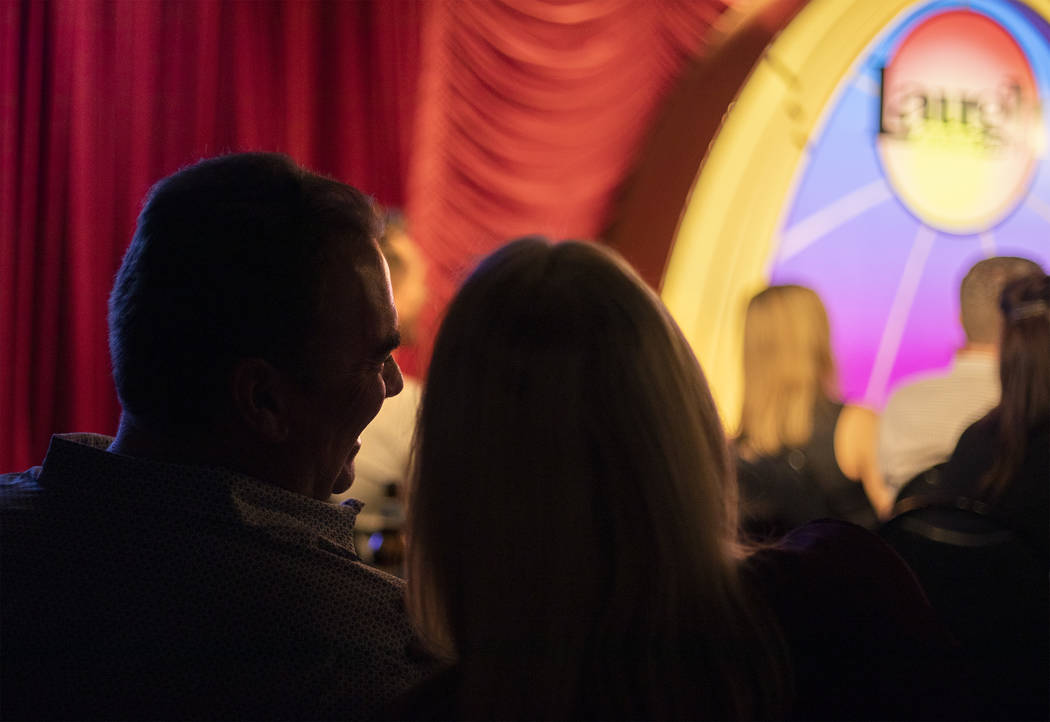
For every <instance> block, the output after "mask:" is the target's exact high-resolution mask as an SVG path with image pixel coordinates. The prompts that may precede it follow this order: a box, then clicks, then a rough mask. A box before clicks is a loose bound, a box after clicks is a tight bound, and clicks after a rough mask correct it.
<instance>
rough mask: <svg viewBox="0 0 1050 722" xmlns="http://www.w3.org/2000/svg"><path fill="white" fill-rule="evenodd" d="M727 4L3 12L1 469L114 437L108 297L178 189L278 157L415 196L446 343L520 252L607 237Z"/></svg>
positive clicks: (77, 6)
mask: <svg viewBox="0 0 1050 722" xmlns="http://www.w3.org/2000/svg"><path fill="white" fill-rule="evenodd" d="M725 4H726V3H725V2H723V0H677V1H676V0H576V1H572V2H564V1H561V0H502V1H501V2H496V1H495V0H493V1H492V2H480V1H479V2H457V1H448V0H433V1H432V2H430V1H428V2H415V1H414V0H374V1H371V2H310V1H306V2H228V1H224V2H196V1H192V0H191V1H179V0H170V1H168V2H139V1H138V0H52V1H51V2H42V1H37V0H15V1H11V0H0V471H8V470H12V469H21V468H25V467H26V466H29V465H30V464H33V463H36V462H37V461H39V459H40V458H42V455H43V453H44V450H45V449H46V445H47V441H48V437H49V435H50V434H51V433H53V432H61V431H71V430H81V431H100V432H112V431H113V430H114V429H115V427H116V421H117V416H118V408H117V404H116V399H115V395H114V393H113V388H112V381H111V379H110V375H109V361H108V353H107V349H106V323H105V308H106V296H107V294H108V291H109V287H110V284H111V282H112V276H113V273H114V271H115V269H116V267H117V265H118V263H119V261H120V257H121V255H122V254H123V251H124V248H125V247H126V245H127V243H128V240H129V239H130V234H131V231H132V229H133V227H134V217H135V214H136V212H137V210H138V206H139V203H140V201H141V198H142V196H143V194H144V193H145V191H146V190H147V188H148V187H149V185H150V183H152V182H153V181H154V180H156V179H157V178H160V177H161V176H163V175H166V174H168V173H170V172H172V171H173V170H175V169H176V168H178V167H179V166H181V165H183V164H185V163H187V162H190V161H192V160H194V159H196V158H198V157H201V156H205V155H214V154H216V153H219V152H222V151H225V150H238V149H266V150H280V151H284V152H287V153H290V154H291V155H292V156H294V157H295V158H297V159H298V160H300V161H301V162H304V163H305V164H307V165H308V166H311V167H314V168H316V169H317V170H320V171H322V172H326V173H330V174H332V175H334V176H336V177H338V178H341V179H343V180H346V181H348V182H350V183H353V184H354V185H357V186H359V187H361V188H363V189H365V190H366V191H368V192H371V193H373V194H374V195H376V196H377V198H378V199H379V200H380V201H381V202H384V203H387V204H402V203H403V202H407V205H408V210H409V214H408V215H409V219H410V221H411V223H412V225H413V229H414V233H415V235H416V237H417V240H419V241H420V244H421V246H422V247H423V250H424V253H425V254H426V255H427V256H428V257H429V258H430V260H431V261H432V272H431V276H430V278H431V285H432V287H433V291H432V303H431V305H430V308H429V311H428V313H429V329H430V330H432V329H433V327H434V322H435V319H436V318H437V316H438V315H439V313H440V309H442V308H443V307H444V304H445V301H446V300H447V299H448V298H449V297H450V295H451V293H452V291H453V289H454V288H455V285H456V284H457V283H458V282H459V280H460V279H461V277H462V274H463V272H464V270H465V269H467V268H469V267H470V266H471V265H472V264H473V263H474V261H475V260H476V259H477V258H478V257H479V256H480V255H482V254H484V253H485V252H487V251H488V250H490V249H492V248H493V247H495V246H496V245H498V244H499V243H500V242H502V241H503V240H504V239H506V238H509V237H511V236H515V235H518V234H522V233H533V232H539V233H545V234H548V235H551V236H553V237H567V236H571V237H590V236H594V235H596V234H597V233H598V232H599V229H601V228H602V227H604V226H605V224H606V221H607V219H608V215H609V213H610V209H611V208H612V207H613V205H614V203H615V200H616V194H617V189H618V188H619V186H620V184H621V182H622V181H623V178H624V175H625V174H626V173H627V172H628V171H629V169H630V168H631V167H632V164H633V162H634V159H635V156H636V154H637V153H638V151H639V148H640V145H641V141H642V138H643V136H644V134H645V131H646V129H647V127H648V125H649V123H650V120H651V118H652V117H653V115H654V112H655V111H656V108H657V106H658V104H659V101H660V99H661V97H662V96H663V95H664V94H665V92H666V91H667V90H668V88H669V87H670V86H671V85H672V83H673V81H674V79H675V77H676V76H677V75H678V73H679V72H680V70H681V69H682V67H683V65H684V63H685V62H687V60H688V59H689V57H690V56H691V55H693V54H694V53H696V52H697V51H698V50H699V49H700V48H701V47H702V40H703V38H704V37H705V36H706V35H707V33H708V31H709V29H710V28H711V25H712V24H713V23H715V22H716V21H717V19H718V18H719V17H720V15H721V14H722V12H723V11H724V10H725ZM417 79H418V82H419V84H420V89H421V94H420V96H419V103H420V105H419V106H418V107H419V112H416V108H417V99H416V95H415V87H416V83H417ZM413 125H414V126H415V128H416V131H415V134H414V135H413ZM410 141H414V142H412V143H410ZM409 149H411V151H412V155H411V158H410V157H409V155H408V150H409ZM409 162H411V172H410V173H409V174H408V178H409V180H410V182H409V184H408V189H407V192H406V190H405V189H404V188H403V186H402V179H403V178H405V177H406V168H407V167H408V163H409ZM427 330H428V326H427V325H425V326H424V328H423V332H424V333H423V336H422V339H421V341H422V342H423V343H426V342H427V341H428V340H429V336H428V334H427ZM408 362H409V363H408V364H407V365H408V368H409V370H410V371H411V370H416V371H418V370H419V362H418V361H416V362H415V363H413V360H412V357H411V356H410V357H409V358H408Z"/></svg>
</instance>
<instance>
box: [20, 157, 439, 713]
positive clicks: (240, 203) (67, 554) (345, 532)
mask: <svg viewBox="0 0 1050 722" xmlns="http://www.w3.org/2000/svg"><path fill="white" fill-rule="evenodd" d="M378 230H379V223H378V221H377V218H376V216H375V212H374V210H373V206H372V204H371V202H370V200H369V199H368V198H367V197H366V196H364V195H362V194H361V193H360V192H359V191H357V190H356V189H354V188H351V187H350V186H347V185H344V184H342V183H338V182H336V181H333V180H330V179H328V178H324V177H321V176H318V175H315V174H313V173H310V172H308V171H306V170H304V169H302V168H300V167H298V166H297V165H295V164H294V163H293V162H292V161H291V160H289V159H288V158H286V157H284V156H279V155H273V154H264V153H248V154H235V155H228V156H223V157H218V158H212V159H208V160H204V161H201V162H199V163H197V164H195V165H192V166H190V167H187V168H185V169H183V170H181V171H179V172H178V173H175V174H174V175H172V176H170V177H168V178H165V179H164V180H162V181H160V182H159V183H157V184H156V185H155V186H154V187H153V189H152V190H151V191H150V194H149V196H148V198H147V200H146V203H145V206H144V208H143V210H142V213H141V215H140V216H139V219H138V226H137V229H136V231H135V235H134V238H133V240H132V242H131V245H130V247H129V248H128V251H127V253H126V255H125V257H124V262H123V265H122V266H121V268H120V271H119V273H118V274H117V277H116V282H115V284H114V287H113V292H112V295H111V297H110V309H109V311H110V312H109V325H110V349H111V354H112V361H113V375H114V379H115V381H116V387H117V393H118V395H119V397H120V401H121V404H122V407H123V414H122V416H121V421H120V428H119V430H118V432H117V436H116V438H115V439H113V438H109V437H104V436H99V435H95V434H75V435H66V436H55V437H54V438H53V439H52V441H51V447H50V449H49V450H48V453H47V457H46V459H45V460H44V463H43V465H42V467H35V468H33V469H31V470H29V471H27V472H24V473H22V474H11V475H7V476H4V477H0V561H2V563H0V574H2V583H3V587H2V591H0V605H2V607H0V610H2V614H0V624H2V629H0V643H2V645H3V660H2V666H3V671H2V690H0V691H2V696H0V714H2V716H3V717H4V718H11V719H14V718H17V719H24V718H65V719H89V718H91V719H135V718H149V719H190V718H205V719H263V718H277V719H319V718H324V719H331V718H334V717H340V718H354V719H360V718H368V717H370V716H372V715H374V714H375V711H376V710H377V709H378V708H379V707H381V706H382V705H383V704H385V703H386V702H387V701H388V700H389V699H390V698H392V697H394V696H396V695H397V694H399V693H400V692H402V691H403V690H404V689H405V688H406V687H407V686H409V685H410V684H412V683H413V682H414V681H416V680H417V679H418V678H419V677H420V676H421V675H423V674H424V673H425V672H426V671H427V668H428V663H427V661H426V657H424V656H419V655H418V654H417V653H416V652H414V651H413V649H414V647H413V640H414V636H413V634H412V632H411V630H410V627H409V624H408V620H407V616H406V615H405V612H404V607H403V601H402V590H401V585H400V582H399V581H398V580H396V579H394V578H393V577H390V576H388V575H385V574H382V573H380V572H378V571H375V570H373V569H371V568H369V567H367V566H365V565H364V564H362V563H361V562H360V561H359V559H358V556H357V554H356V552H355V549H354V545H353V530H354V515H355V511H356V509H355V508H354V507H336V506H334V505H331V504H329V503H327V500H328V498H329V496H330V495H331V493H332V492H333V490H335V491H341V490H343V489H345V488H346V487H348V486H349V485H350V483H351V482H352V480H353V475H354V468H353V464H354V455H355V454H356V453H357V450H358V447H359V441H358V437H359V436H360V434H361V432H362V430H363V429H364V428H365V426H366V425H367V424H368V423H369V421H371V419H372V418H373V417H374V416H375V415H376V413H377V412H378V411H379V408H380V406H381V405H382V403H383V400H384V399H385V398H387V397H389V396H394V395H396V394H397V393H398V392H399V391H400V389H401V374H400V371H399V369H398V367H397V364H396V363H394V361H393V360H392V358H391V356H390V354H391V351H393V349H394V348H395V347H396V346H397V345H398V343H399V340H398V323H397V315H396V312H395V310H394V306H393V302H392V299H391V292H390V283H389V280H388V274H387V268H386V264H385V262H384V261H383V257H382V255H381V254H380V252H379V249H378V247H377V246H376V241H375V238H376V235H377V233H378Z"/></svg>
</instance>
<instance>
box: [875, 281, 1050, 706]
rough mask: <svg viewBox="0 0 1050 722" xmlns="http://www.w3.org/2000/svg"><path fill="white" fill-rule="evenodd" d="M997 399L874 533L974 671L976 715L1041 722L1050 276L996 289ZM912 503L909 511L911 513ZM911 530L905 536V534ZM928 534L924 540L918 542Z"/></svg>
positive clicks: (1048, 513) (1045, 656)
mask: <svg viewBox="0 0 1050 722" xmlns="http://www.w3.org/2000/svg"><path fill="white" fill-rule="evenodd" d="M1001 308H1002V321H1003V325H1002V337H1001V344H1000V363H999V376H1000V379H1001V384H1002V395H1001V400H1000V402H999V404H998V406H996V407H995V408H994V409H992V410H991V411H990V412H989V413H988V414H987V415H986V416H984V417H983V418H981V419H980V420H979V421H977V422H976V423H974V424H973V425H972V426H970V427H969V428H968V429H967V430H966V431H965V432H963V434H962V436H961V437H960V439H959V443H958V445H957V446H956V448H955V451H954V452H953V453H952V455H951V458H950V459H949V460H948V462H947V464H946V465H945V467H944V470H943V472H942V473H941V474H940V480H939V483H938V484H937V485H936V487H935V488H934V489H932V490H928V491H926V492H925V493H920V494H916V495H913V496H910V497H909V498H907V499H905V500H902V501H901V502H900V503H899V504H898V505H897V508H898V510H900V511H901V516H899V517H897V518H895V519H894V520H893V521H892V522H891V523H890V524H888V525H887V527H886V529H884V530H883V534H884V535H886V538H887V539H888V540H890V541H891V543H893V545H894V546H895V548H896V549H897V550H898V551H899V552H900V554H901V555H902V556H903V557H904V558H905V559H907V560H908V562H909V563H910V564H911V566H912V568H913V569H914V570H915V572H916V574H917V575H918V576H919V578H920V580H921V581H922V583H923V585H924V586H925V588H926V591H927V594H928V596H929V598H930V600H931V602H932V603H933V604H934V605H935V606H936V607H937V609H938V611H939V612H940V613H941V618H942V619H943V620H944V621H945V622H946V624H947V625H948V626H949V628H950V629H951V630H952V631H953V632H954V634H955V635H956V637H957V638H958V639H959V640H960V642H962V648H963V652H964V653H965V655H966V657H967V658H968V659H970V660H972V662H973V664H974V666H975V667H976V668H977V670H978V674H979V682H978V685H979V687H978V688H979V689H980V691H981V694H982V697H983V700H982V701H983V702H984V705H983V706H984V708H985V709H986V710H987V711H986V713H985V714H984V715H983V716H978V713H975V717H978V718H984V719H1001V720H1035V719H1041V720H1045V719H1048V718H1050V643H1048V641H1050V578H1048V574H1047V573H1048V571H1050V278H1048V277H1047V276H1046V275H1045V274H1043V273H1042V272H1038V273H1035V274H1032V275H1029V276H1025V277H1023V278H1020V279H1017V280H1014V281H1011V282H1010V283H1008V284H1007V285H1006V288H1005V289H1004V290H1003V293H1002V301H1001ZM909 507H910V508H909ZM909 533H910V535H909ZM924 536H925V537H926V539H923V538H922V537H924Z"/></svg>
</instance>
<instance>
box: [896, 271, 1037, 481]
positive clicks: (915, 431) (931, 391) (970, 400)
mask: <svg viewBox="0 0 1050 722" xmlns="http://www.w3.org/2000/svg"><path fill="white" fill-rule="evenodd" d="M1035 272H1041V269H1040V268H1039V265H1038V264H1036V263H1035V262H1033V261H1030V260H1028V259H1027V258H1015V257H1012V256H996V257H993V258H986V259H984V260H982V261H978V262H977V263H976V264H974V265H973V267H972V268H970V270H969V271H967V273H966V276H965V277H964V278H963V280H962V282H961V283H960V284H959V321H960V324H961V325H962V329H963V332H964V333H965V335H966V343H965V344H964V345H963V347H962V348H960V349H959V350H958V351H957V352H956V354H955V358H954V360H953V361H952V366H951V368H950V369H948V370H947V371H938V372H936V373H930V374H924V375H922V376H921V377H918V378H913V379H910V380H908V381H907V382H906V383H904V384H903V385H901V386H899V387H898V388H897V389H896V390H895V391H894V392H893V395H892V396H890V398H889V401H888V402H887V403H886V407H885V408H884V409H883V411H882V414H881V417H880V421H879V435H878V436H879V438H878V463H879V469H880V471H881V472H882V478H883V480H884V483H885V484H886V490H887V494H888V495H889V498H890V500H891V502H892V500H893V499H894V498H895V497H897V496H898V494H899V493H900V491H901V489H902V488H903V487H904V486H905V485H906V484H907V483H908V482H909V481H911V480H912V479H914V478H915V477H916V476H918V475H919V474H921V473H922V472H925V471H927V470H929V469H931V468H933V467H936V466H938V465H940V464H943V463H944V462H945V461H947V460H948V457H949V456H951V453H952V449H954V448H955V444H956V442H958V440H959V436H960V435H961V434H962V432H963V431H964V430H965V429H966V427H967V426H969V425H970V424H972V423H973V422H974V421H976V420H977V419H979V418H981V417H982V416H983V415H984V414H986V413H988V411H989V410H990V409H991V408H992V407H993V406H995V405H996V404H997V403H998V402H999V379H998V371H997V360H998V359H997V356H998V349H999V338H1000V334H1001V332H1002V320H1001V318H1000V314H999V297H1000V295H1001V294H1002V290H1003V287H1004V286H1005V285H1006V284H1007V283H1008V282H1010V281H1011V280H1013V279H1015V278H1020V277H1021V276H1025V275H1027V274H1030V273H1035ZM920 488H927V487H926V486H925V485H920Z"/></svg>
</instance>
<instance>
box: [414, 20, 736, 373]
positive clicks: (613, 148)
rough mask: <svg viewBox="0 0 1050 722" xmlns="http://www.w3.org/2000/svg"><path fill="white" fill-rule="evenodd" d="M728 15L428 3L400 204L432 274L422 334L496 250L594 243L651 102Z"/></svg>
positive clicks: (633, 152)
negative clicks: (534, 242) (540, 240)
mask: <svg viewBox="0 0 1050 722" xmlns="http://www.w3.org/2000/svg"><path fill="white" fill-rule="evenodd" d="M728 4H729V3H727V2H723V1H722V0H578V1H576V2H537V1H535V0H503V1H502V2H457V1H456V0H435V1H434V2H432V3H430V4H429V6H428V8H427V10H428V14H427V16H426V18H425V25H424V33H423V51H422V52H423V61H422V66H421V69H422V74H421V77H420V81H419V82H420V96H419V108H418V112H417V123H416V143H415V145H414V147H413V155H412V166H411V168H412V171H411V175H410V178H409V193H408V211H409V217H410V219H411V221H412V223H413V228H414V231H415V236H416V239H417V240H418V241H419V242H420V245H421V246H422V248H423V250H424V253H425V255H426V256H427V258H428V259H429V261H430V263H431V284H430V285H431V294H432V300H433V303H432V304H431V305H430V307H429V311H430V314H429V317H426V316H425V323H424V327H429V328H430V329H433V328H434V326H435V325H436V323H437V319H438V317H439V316H440V312H441V310H442V309H443V308H444V306H445V304H446V302H447V300H448V299H449V298H450V297H451V295H452V293H453V292H454V290H455V288H456V287H457V286H458V284H459V283H460V281H461V280H462V279H463V276H464V274H465V273H466V272H467V270H469V269H470V268H471V267H472V266H473V265H474V263H475V262H476V261H477V260H478V258H479V257H481V256H482V255H484V254H485V253H487V252H489V251H490V250H492V249H493V248H495V247H496V246H498V245H499V244H500V243H502V242H503V241H504V240H507V239H509V238H511V237H514V236H518V235H522V234H530V233H539V234H544V235H547V236H550V237H551V238H554V239H560V238H567V237H573V238H594V237H595V236H597V235H598V234H599V233H600V231H601V229H602V228H604V227H605V223H606V220H607V219H608V217H609V214H610V212H611V209H612V208H613V206H614V204H615V201H616V198H617V190H618V188H619V187H620V185H621V183H622V182H623V180H624V177H625V175H626V174H627V173H628V172H629V171H630V169H631V168H632V166H633V164H634V162H635V160H636V156H637V154H638V153H639V151H640V149H641V146H642V142H643V139H644V137H645V133H646V131H647V130H648V128H649V126H650V123H651V121H652V119H653V117H654V114H655V112H656V111H657V109H658V106H659V101H660V100H661V99H662V98H663V97H664V96H665V95H666V93H667V91H668V90H669V89H670V87H671V86H672V85H673V82H674V80H675V79H676V78H677V77H678V76H679V75H680V73H681V72H682V70H683V66H684V65H685V64H686V63H687V62H688V61H689V60H690V59H691V58H692V57H693V56H695V55H696V54H697V53H698V52H700V51H702V50H703V48H704V46H705V42H704V41H705V39H706V38H707V37H709V32H710V31H711V28H712V26H713V25H714V24H715V23H716V22H717V21H718V19H719V18H720V17H721V16H722V14H723V12H724V11H725V10H726V9H727V5H728ZM423 337H424V339H425V338H427V335H426V334H425V333H424V334H423ZM421 353H424V354H425V349H423V350H422V351H421Z"/></svg>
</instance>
